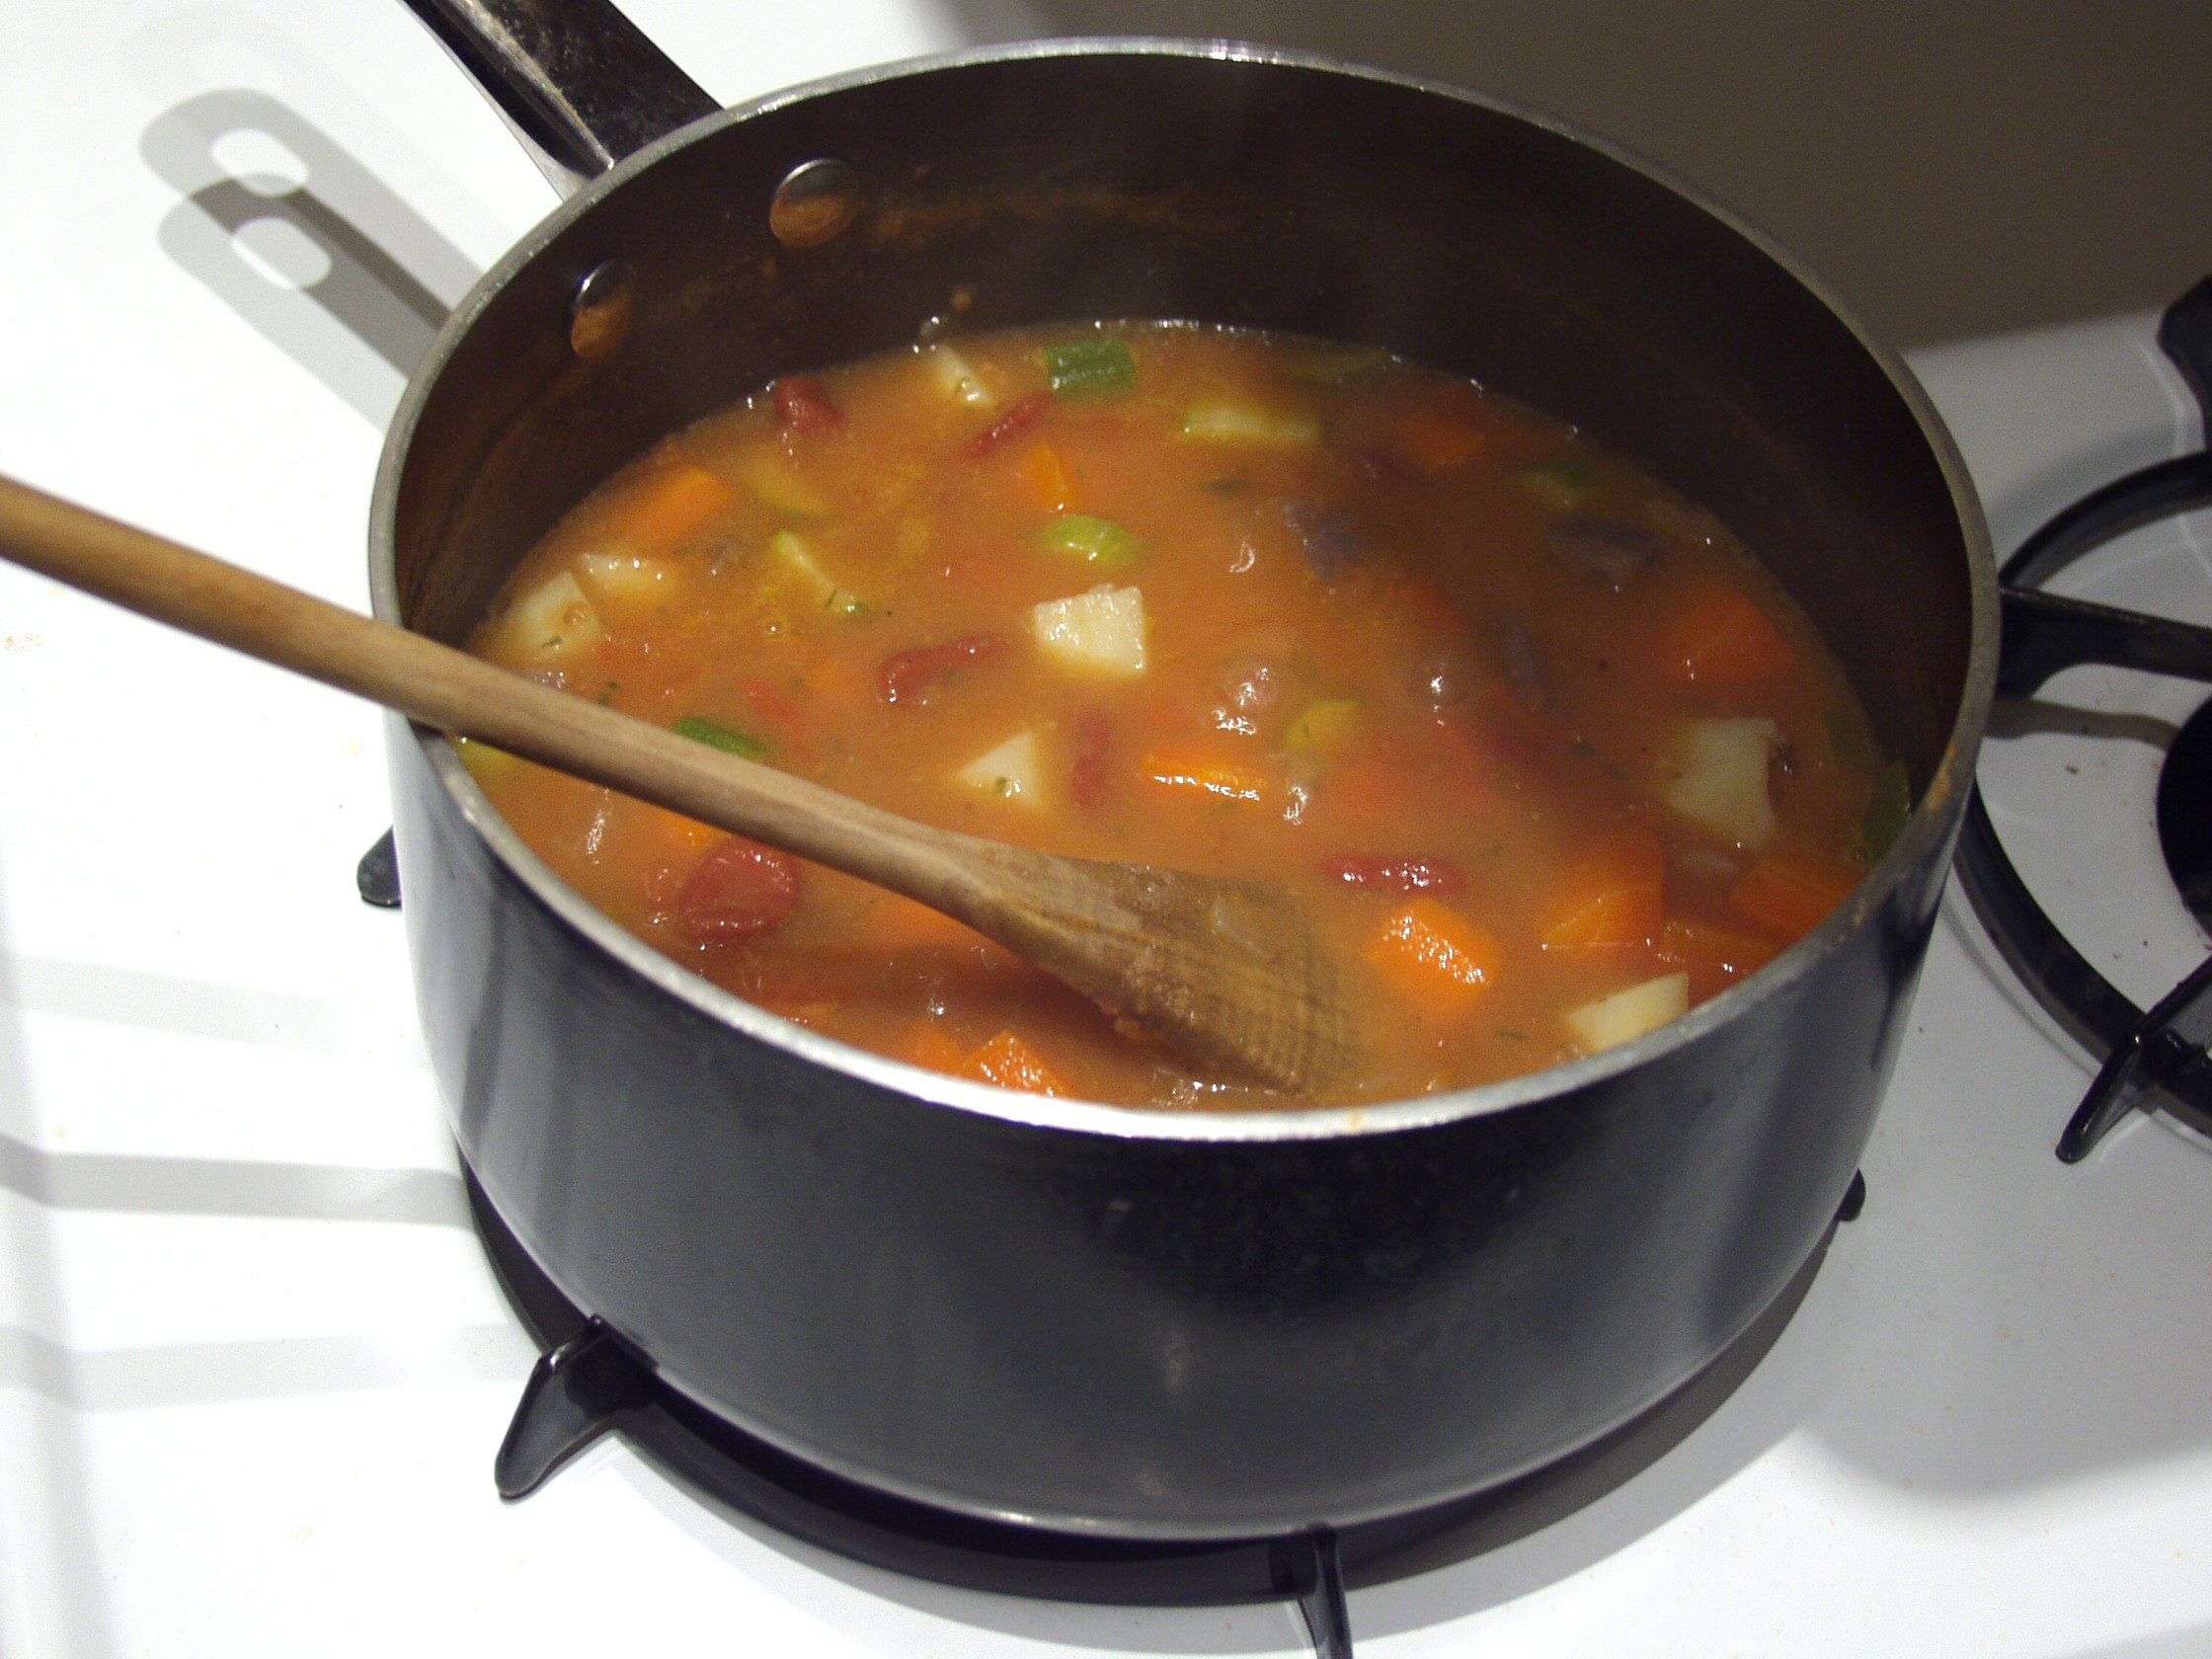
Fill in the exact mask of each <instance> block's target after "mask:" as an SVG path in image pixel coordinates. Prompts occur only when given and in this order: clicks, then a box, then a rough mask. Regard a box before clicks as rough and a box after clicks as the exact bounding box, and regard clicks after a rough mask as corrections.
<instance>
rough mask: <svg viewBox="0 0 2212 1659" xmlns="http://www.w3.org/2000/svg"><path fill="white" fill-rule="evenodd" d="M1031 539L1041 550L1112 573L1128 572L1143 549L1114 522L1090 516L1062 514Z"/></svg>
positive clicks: (1035, 531) (1038, 527) (1040, 527)
mask: <svg viewBox="0 0 2212 1659" xmlns="http://www.w3.org/2000/svg"><path fill="white" fill-rule="evenodd" d="M1030 539H1031V540H1032V541H1034V542H1036V544H1037V545H1038V546H1039V547H1043V548H1047V549H1049V550H1050V551H1052V552H1055V553H1062V554H1066V555H1067V556H1068V557H1069V558H1074V559H1080V560H1081V561H1082V562H1083V563H1084V564H1086V565H1096V566H1097V567H1098V568H1099V569H1100V570H1110V571H1118V570H1122V569H1124V568H1126V567H1127V566H1128V565H1129V564H1130V562H1131V561H1132V560H1134V559H1135V558H1136V557H1137V552H1138V549H1139V548H1140V547H1141V546H1142V545H1143V543H1141V542H1140V541H1139V540H1138V539H1137V537H1136V536H1134V535H1132V534H1131V533H1130V532H1129V531H1128V530H1125V529H1123V528H1122V526H1121V525H1119V524H1117V523H1115V522H1114V521H1113V520H1112V519H1111V518H1093V517H1092V516H1091V515H1090V514H1087V513H1063V514H1061V515H1060V516H1059V517H1057V518H1050V519H1047V520H1046V521H1045V522H1044V523H1042V524H1040V525H1038V526H1037V528H1036V529H1035V530H1033V531H1031V532H1030Z"/></svg>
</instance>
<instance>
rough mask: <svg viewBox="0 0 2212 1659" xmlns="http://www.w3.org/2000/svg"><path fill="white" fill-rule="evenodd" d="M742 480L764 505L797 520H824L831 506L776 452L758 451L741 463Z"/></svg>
mask: <svg viewBox="0 0 2212 1659" xmlns="http://www.w3.org/2000/svg"><path fill="white" fill-rule="evenodd" d="M738 478H739V479H740V481H741V482H743V483H744V485H745V487H746V488H747V489H748V490H751V492H752V493H753V494H754V495H755V496H757V497H758V498H759V499H760V502H761V504H762V505H763V506H766V507H770V508H773V509H774V510H775V511H776V512H778V513H783V514H789V515H790V516H792V517H794V518H823V517H827V516H828V515H829V513H830V504H829V503H828V502H826V501H824V500H823V499H822V497H821V495H820V494H819V493H818V492H817V491H815V490H813V489H812V488H810V487H809V486H808V485H807V484H806V483H805V481H803V480H802V479H801V478H800V477H799V475H798V474H797V473H796V472H794V471H793V470H792V468H791V463H790V462H789V461H787V460H785V459H784V458H783V456H782V455H780V454H778V453H777V452H776V451H775V450H773V449H755V450H753V451H752V453H751V454H750V455H748V456H746V458H745V459H744V460H742V461H740V462H739V463H738Z"/></svg>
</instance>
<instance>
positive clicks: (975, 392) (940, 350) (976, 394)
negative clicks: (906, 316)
mask: <svg viewBox="0 0 2212 1659" xmlns="http://www.w3.org/2000/svg"><path fill="white" fill-rule="evenodd" d="M921 360H922V361H923V362H924V363H926V364H927V365H928V368H929V376H930V378H931V379H932V380H933V381H934V382H935V383H936V385H937V387H938V389H939V390H940V391H942V392H943V393H944V394H945V396H947V397H948V398H950V399H952V401H953V402H955V403H964V404H967V405H968V406H969V407H971V408H974V409H988V408H990V407H991V406H992V405H994V404H995V403H997V401H998V399H997V398H995V397H993V396H992V395H991V392H990V388H989V387H988V386H986V385H985V384H984V382H983V377H982V376H981V375H979V374H978V373H977V372H976V370H975V368H974V366H973V365H972V364H971V363H970V362H969V361H968V359H967V358H966V357H964V356H961V355H960V354H959V353H958V352H956V351H954V350H953V349H952V348H951V347H950V346H932V347H930V348H929V350H928V351H926V352H924V353H922V355H921Z"/></svg>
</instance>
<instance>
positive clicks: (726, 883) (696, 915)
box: [675, 835, 799, 945]
mask: <svg viewBox="0 0 2212 1659" xmlns="http://www.w3.org/2000/svg"><path fill="white" fill-rule="evenodd" d="M798 907H799V861H798V860H797V859H796V858H793V857H792V856H791V855H790V854H789V853H788V852H778V851H776V849H775V848H773V847H764V846H762V845H761V844H760V843H759V842H758V841H749V840H747V839H746V838H745V837H744V836H743V835H732V836H731V837H730V838H729V839H728V840H726V841H724V842H723V843H722V844H721V845H720V846H717V847H715V848H714V849H713V850H712V851H710V852H709V853H708V854H707V855H706V856H705V857H704V858H702V859H700V860H699V862H698V863H697V864H696V865H694V866H693V867H692V870H691V874H690V875H689V876H688V877H686V878H685V880H684V883H683V886H682V888H681V890H680V891H678V892H677V894H676V896H675V924H676V926H677V927H679V928H681V929H682V931H683V934H684V936H685V937H686V938H688V939H689V940H690V941H691V942H692V943H693V944H695V945H728V944H735V943H736V942H737V941H739V940H741V939H750V938H751V937H752V936H753V935H754V934H756V933H765V932H766V931H768V929H769V928H771V927H776V926H779V925H781V924H782V923H783V922H784V921H786V920H788V919H789V918H790V915H791V912H792V911H793V910H795V909H798Z"/></svg>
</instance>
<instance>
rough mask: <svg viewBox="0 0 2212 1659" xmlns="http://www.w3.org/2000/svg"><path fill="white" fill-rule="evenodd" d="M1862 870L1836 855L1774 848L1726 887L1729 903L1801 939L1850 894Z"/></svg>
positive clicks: (1780, 930)
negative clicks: (1836, 858) (1837, 858)
mask: <svg viewBox="0 0 2212 1659" xmlns="http://www.w3.org/2000/svg"><path fill="white" fill-rule="evenodd" d="M1858 875H1859V872H1858V871H1857V869H1856V868H1854V867H1853V866H1851V865H1849V864H1845V863H1842V862H1840V861H1838V860H1834V859H1827V858H1818V857H1815V856H1813V855H1811V854H1809V853H1801V852H1771V853H1769V854H1768V855H1767V856H1766V857H1764V858H1762V859H1761V860H1760V861H1759V862H1758V863H1756V864H1754V865H1753V866H1752V867H1751V868H1750V869H1748V870H1746V871H1745V872H1744V873H1743V876H1742V878H1741V879H1740V880H1739V881H1738V882H1737V883H1736V885H1735V886H1734V887H1732V888H1730V889H1729V890H1728V908H1729V909H1732V910H1734V911H1736V912H1737V913H1738V914H1739V915H1744V916H1748V917H1750V918H1751V919H1752V920H1753V921H1756V922H1758V923H1759V924H1760V926H1762V927H1771V928H1773V929H1774V930H1775V931H1776V932H1777V933H1779V934H1780V935H1781V936H1782V937H1783V938H1784V939H1800V938H1803V937H1804V936H1805V935H1806V934H1807V933H1810V932H1811V931H1812V930H1813V929H1814V928H1816V927H1818V926H1819V925H1820V924H1821V923H1822V922H1823V921H1825V920H1826V919H1827V918H1828V912H1829V911H1831V910H1833V909H1835V908H1836V907H1837V906H1838V905H1841V904H1842V903H1843V902H1844V900H1845V899H1846V898H1848V897H1849V896H1850V894H1851V890H1852V889H1853V888H1855V887H1857V885H1858Z"/></svg>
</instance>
